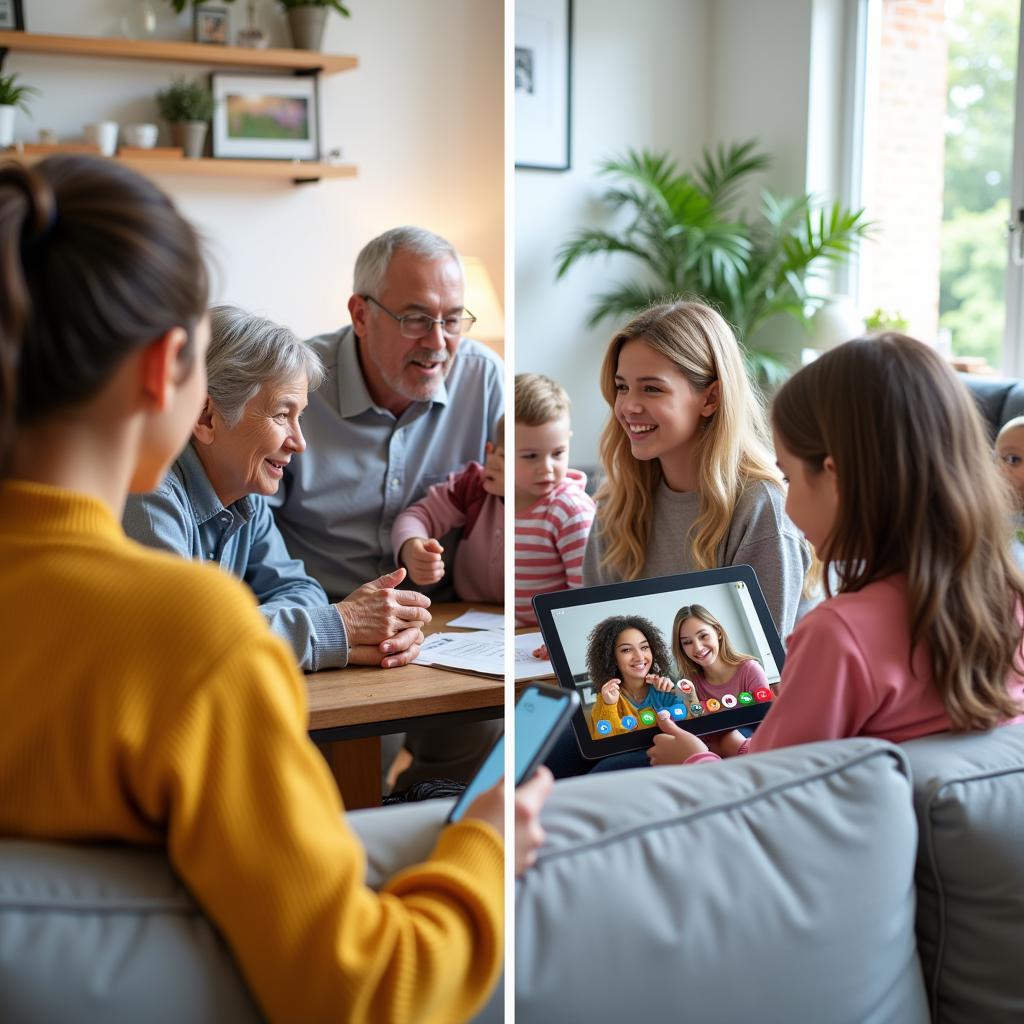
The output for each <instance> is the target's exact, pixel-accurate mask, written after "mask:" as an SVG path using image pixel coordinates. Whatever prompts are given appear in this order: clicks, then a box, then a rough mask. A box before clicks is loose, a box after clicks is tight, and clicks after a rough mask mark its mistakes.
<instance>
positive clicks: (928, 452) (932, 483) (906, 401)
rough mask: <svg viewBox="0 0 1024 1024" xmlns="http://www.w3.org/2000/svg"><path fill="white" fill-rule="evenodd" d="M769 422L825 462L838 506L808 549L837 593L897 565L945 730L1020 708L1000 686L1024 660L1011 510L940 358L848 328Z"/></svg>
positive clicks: (795, 382) (809, 461)
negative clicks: (850, 337)
mask: <svg viewBox="0 0 1024 1024" xmlns="http://www.w3.org/2000/svg"><path fill="white" fill-rule="evenodd" d="M772 421H773V423H774V425H775V430H776V433H777V434H778V437H779V439H780V440H781V442H782V444H783V445H784V446H785V447H786V448H787V449H788V450H789V451H790V452H791V453H792V454H793V455H794V456H795V457H797V458H799V459H801V460H802V461H803V463H804V464H805V466H806V468H807V472H808V473H811V474H814V475H816V474H818V473H821V472H822V467H823V465H824V462H825V458H826V457H827V456H831V457H832V459H833V461H834V462H835V467H836V476H837V486H838V490H839V509H838V512H837V513H836V520H835V523H834V525H833V527H832V530H831V532H830V534H829V536H828V537H827V538H825V540H824V542H823V544H822V550H820V551H819V552H818V555H819V557H820V558H821V560H822V562H823V563H825V565H826V566H830V567H831V569H832V572H833V573H834V575H835V578H836V579H837V580H838V582H839V592H840V593H847V592H851V591H857V590H860V589H861V588H863V587H866V586H867V585H868V584H869V583H873V582H875V581H876V580H881V579H885V578H886V577H887V576H892V575H894V574H896V573H903V574H905V575H906V579H907V603H908V606H909V607H908V609H907V613H908V619H909V622H908V625H909V627H910V637H911V642H912V644H913V645H914V646H915V647H916V646H917V645H918V644H922V643H923V644H926V645H927V650H928V657H929V660H930V664H931V670H932V679H933V680H934V681H935V686H936V688H937V689H938V691H939V694H940V696H941V697H942V701H943V703H944V704H945V706H946V711H947V712H948V714H949V717H950V720H951V721H952V723H953V728H954V729H956V730H961V731H967V730H975V729H989V728H991V727H992V726H994V725H998V724H999V723H1000V722H1001V721H1004V720H1005V719H1007V718H1012V717H1014V716H1015V715H1016V714H1019V713H1020V711H1021V709H1020V708H1019V707H1018V706H1017V704H1016V702H1015V701H1014V700H1013V699H1012V698H1011V696H1010V693H1009V692H1008V690H1007V679H1008V677H1009V676H1010V674H1011V673H1013V672H1018V673H1019V672H1021V671H1022V670H1024V666H1022V664H1021V658H1020V648H1021V623H1020V614H1021V609H1022V607H1024V576H1022V575H1021V573H1020V571H1019V570H1018V569H1017V566H1016V564H1015V563H1014V561H1013V557H1012V555H1011V553H1010V533H1011V522H1012V513H1013V509H1012V506H1011V500H1010V495H1009V491H1008V488H1006V487H1005V486H1004V484H1003V481H1002V480H1001V479H1000V477H999V473H998V470H997V469H996V466H995V463H994V461H993V459H992V457H991V453H990V449H989V445H988V439H987V436H986V432H985V428H984V426H983V425H982V422H981V418H980V416H979V414H978V410H977V408H976V407H975V405H974V402H973V401H972V400H971V396H970V395H969V394H968V393H967V389H966V388H965V387H964V386H963V384H961V382H960V381H959V380H957V379H956V377H955V375H954V374H953V371H952V370H951V369H950V368H949V366H947V365H946V364H945V363H944V362H943V360H942V359H941V358H940V357H939V356H938V355H937V354H936V353H935V352H934V351H932V350H931V349H930V348H928V346H927V345H923V344H922V343H921V342H919V341H914V339H913V338H908V337H906V336H905V335H902V334H883V335H881V336H880V337H877V338H857V339H855V340H854V341H848V342H847V343H846V344H845V345H840V346H839V347H838V348H836V349H833V350H832V351H831V352H828V353H826V354H825V355H823V356H821V357H820V358H819V359H816V360H815V361H814V362H813V363H811V364H810V365H809V366H807V367H805V368H804V369H803V370H801V371H800V372H799V373H797V374H796V375H795V376H793V377H791V378H790V379H789V381H788V382H787V383H786V384H785V385H783V387H782V389H781V390H780V391H779V393H778V395H777V396H776V398H775V403H774V405H773V406H772ZM828 583H829V578H828V577H826V590H829V589H830V588H829V587H828ZM907 670H908V671H910V665H909V663H908V666H907Z"/></svg>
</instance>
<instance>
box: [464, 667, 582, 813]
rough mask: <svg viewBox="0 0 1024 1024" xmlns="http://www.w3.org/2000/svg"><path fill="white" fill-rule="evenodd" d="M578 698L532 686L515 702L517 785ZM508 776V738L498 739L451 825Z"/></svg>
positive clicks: (547, 744) (531, 767)
mask: <svg viewBox="0 0 1024 1024" xmlns="http://www.w3.org/2000/svg"><path fill="white" fill-rule="evenodd" d="M575 703H576V695H575V694H574V693H572V692H570V691H567V690H563V691H557V690H554V689H551V688H546V687H545V688H543V689H542V688H541V687H538V686H530V687H528V688H527V689H526V690H524V691H523V694H522V696H521V697H520V698H519V700H518V701H517V702H516V718H515V729H516V766H515V777H516V785H517V786H518V785H519V783H521V782H525V781H526V776H527V775H528V774H529V773H530V772H531V771H532V770H533V769H534V768H535V767H536V765H537V763H538V761H540V759H541V758H542V757H543V755H544V753H545V752H546V750H547V748H548V747H549V746H550V742H551V741H552V740H553V738H554V734H555V733H556V732H557V731H558V728H559V726H560V725H561V724H562V722H563V721H564V720H565V718H566V717H567V715H568V714H569V713H570V712H571V710H572V708H573V706H574V704H575ZM504 773H505V737H504V735H501V736H499V737H498V739H497V741H496V742H495V744H494V746H493V747H491V751H490V753H489V754H488V755H487V757H486V758H484V762H483V764H482V765H481V766H480V767H479V768H478V769H477V772H476V775H474V776H473V778H472V779H471V780H470V782H469V785H468V786H467V787H466V789H465V791H464V792H463V794H462V795H461V796H460V797H459V800H458V803H456V805H455V808H454V810H453V811H452V813H451V815H450V816H449V818H448V820H449V821H458V820H459V819H460V818H461V817H462V815H463V814H465V812H466V808H467V807H468V806H469V805H470V804H471V803H472V802H473V801H474V800H475V799H476V798H477V797H478V796H479V795H480V794H481V793H482V792H484V790H486V789H490V788H491V786H493V785H494V784H495V783H496V782H497V781H498V779H500V778H501V777H502V775H503V774H504Z"/></svg>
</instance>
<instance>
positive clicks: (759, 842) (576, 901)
mask: <svg viewBox="0 0 1024 1024" xmlns="http://www.w3.org/2000/svg"><path fill="white" fill-rule="evenodd" d="M910 793H911V789H910V780H909V778H908V773H907V766H906V761H905V759H904V757H903V755H902V754H901V753H900V752H899V750H898V749H897V748H896V747H893V746H891V745H890V744H887V743H884V742H881V741H877V740H841V741H833V742H829V743H817V744H810V745H807V746H803V747H793V748H789V749H787V750H781V751H775V752H772V753H769V754H759V755H751V756H748V757H741V758H734V759H731V760H729V761H726V762H724V763H719V764H714V765H698V766H691V767H684V768H660V769H637V770H634V771H621V772H610V773H607V774H599V775H590V776H587V777H584V778H581V779H572V780H566V781H564V782H560V783H559V784H558V785H557V786H556V787H555V792H554V793H553V795H552V796H551V798H550V799H549V801H548V804H547V806H546V808H545V813H544V817H543V821H544V827H545V829H546V830H547V833H548V840H547V842H546V844H545V847H544V849H543V851H542V853H541V856H540V858H539V860H538V863H537V865H536V867H535V868H534V869H532V870H531V871H530V872H528V873H527V875H526V876H525V877H524V878H523V880H522V881H521V882H520V883H519V886H518V891H517V898H516V983H515V984H516V1011H517V1015H518V1016H517V1019H518V1020H523V1021H542V1020H544V1021H546V1020H582V1021H588V1020H589V1021H607V1020H640V1019H643V1020H684V1019H685V1020H708V1021H742V1020H756V1021H758V1022H761V1024H764V1022H768V1021H779V1022H782V1021H786V1022H791V1021H815V1022H816V1024H828V1022H833V1021H835V1022H840V1021H843V1022H853V1021H871V1022H873V1024H925V1022H926V1021H927V1020H928V1011H927V1002H926V999H925V993H924V986H923V984H922V980H921V971H920V965H919V962H918V957H917V951H916V945H915V939H914V884H913V878H914V858H915V852H916V845H917V829H916V825H915V819H914V814H913V809H912V806H911V796H910Z"/></svg>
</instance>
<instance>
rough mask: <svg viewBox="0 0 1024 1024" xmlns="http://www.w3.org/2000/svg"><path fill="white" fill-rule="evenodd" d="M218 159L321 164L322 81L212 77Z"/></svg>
mask: <svg viewBox="0 0 1024 1024" xmlns="http://www.w3.org/2000/svg"><path fill="white" fill-rule="evenodd" d="M210 78H211V88H212V91H213V101H214V109H213V155H214V156H215V157H241V158H243V159H244V158H250V159H254V160H319V159H320V120H319V108H320V104H319V103H318V94H317V85H318V82H317V78H316V76H308V77H305V76H302V77H297V76H293V75H234V74H222V73H219V72H218V73H215V74H213V75H211V76H210Z"/></svg>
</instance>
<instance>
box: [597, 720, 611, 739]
mask: <svg viewBox="0 0 1024 1024" xmlns="http://www.w3.org/2000/svg"><path fill="white" fill-rule="evenodd" d="M594 728H595V729H597V731H598V734H599V735H601V736H607V735H608V733H610V732H611V731H612V723H611V722H606V721H605V720H604V719H603V718H602V719H601V721H600V722H598V723H597V725H596V726H595V727H594Z"/></svg>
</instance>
